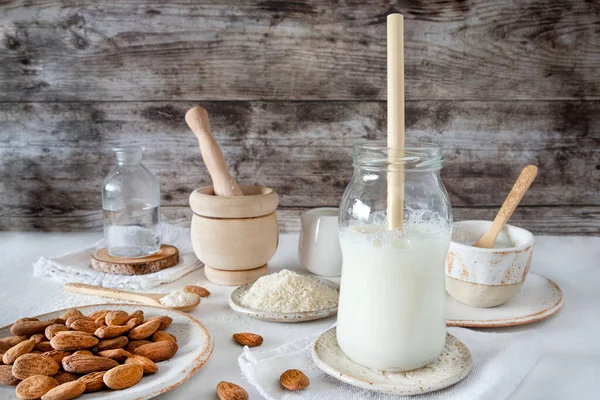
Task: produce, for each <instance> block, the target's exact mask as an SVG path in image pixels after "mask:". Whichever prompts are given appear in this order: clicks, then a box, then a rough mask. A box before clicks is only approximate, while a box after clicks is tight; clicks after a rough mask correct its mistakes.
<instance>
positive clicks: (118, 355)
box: [97, 349, 131, 364]
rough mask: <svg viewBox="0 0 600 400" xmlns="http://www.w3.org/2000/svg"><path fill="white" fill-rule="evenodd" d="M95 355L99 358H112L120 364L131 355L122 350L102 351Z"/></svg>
mask: <svg viewBox="0 0 600 400" xmlns="http://www.w3.org/2000/svg"><path fill="white" fill-rule="evenodd" d="M97 355H98V356H100V357H106V358H112V359H113V360H115V361H116V362H118V363H120V364H122V363H124V362H125V361H126V360H127V359H128V358H129V357H131V353H130V352H128V351H126V350H123V349H110V350H103V351H100V352H98V354H97Z"/></svg>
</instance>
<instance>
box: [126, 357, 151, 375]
mask: <svg viewBox="0 0 600 400" xmlns="http://www.w3.org/2000/svg"><path fill="white" fill-rule="evenodd" d="M125 364H139V365H141V366H142V368H143V369H144V374H153V373H155V372H157V371H158V365H156V363H155V362H154V361H152V360H151V359H149V358H148V357H144V356H140V355H139V354H134V355H132V356H131V357H129V358H128V359H127V360H125Z"/></svg>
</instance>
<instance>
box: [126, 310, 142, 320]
mask: <svg viewBox="0 0 600 400" xmlns="http://www.w3.org/2000/svg"><path fill="white" fill-rule="evenodd" d="M133 318H138V319H141V320H142V322H144V312H143V311H142V310H135V311H134V312H132V313H131V314H129V319H133Z"/></svg>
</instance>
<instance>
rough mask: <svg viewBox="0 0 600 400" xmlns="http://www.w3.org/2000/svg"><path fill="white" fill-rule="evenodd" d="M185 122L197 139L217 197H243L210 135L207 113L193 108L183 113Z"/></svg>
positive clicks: (199, 108) (202, 109)
mask: <svg viewBox="0 0 600 400" xmlns="http://www.w3.org/2000/svg"><path fill="white" fill-rule="evenodd" d="M185 122H187V124H188V126H189V127H190V129H191V130H192V131H193V132H194V134H195V135H196V138H198V143H199V144H200V152H201V153H202V159H203V160H204V164H205V165H206V168H207V169H208V173H209V174H210V177H211V179H212V181H213V188H214V190H215V194H216V195H217V196H243V195H244V193H243V192H242V189H240V187H239V186H238V184H237V182H236V181H235V179H233V177H232V176H231V174H229V170H228V169H227V164H225V158H223V152H222V151H221V148H220V147H219V145H218V144H217V142H216V141H215V139H214V138H213V137H212V135H211V134H210V123H209V121H208V112H206V110H205V109H204V108H202V107H194V108H191V109H189V110H188V112H187V113H185Z"/></svg>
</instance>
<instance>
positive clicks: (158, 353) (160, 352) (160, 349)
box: [133, 340, 179, 362]
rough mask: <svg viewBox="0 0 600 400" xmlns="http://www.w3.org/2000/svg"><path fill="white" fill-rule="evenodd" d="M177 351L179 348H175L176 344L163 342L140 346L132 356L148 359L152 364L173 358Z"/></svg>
mask: <svg viewBox="0 0 600 400" xmlns="http://www.w3.org/2000/svg"><path fill="white" fill-rule="evenodd" d="M178 349H179V346H177V343H173V342H169V341H167V340H163V341H161V342H154V343H149V344H145V345H143V346H140V347H138V348H137V349H135V351H134V352H133V354H139V355H140V356H144V357H148V358H149V359H151V360H152V361H154V362H160V361H164V360H168V359H169V358H171V357H173V356H174V355H175V353H177V350H178Z"/></svg>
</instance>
